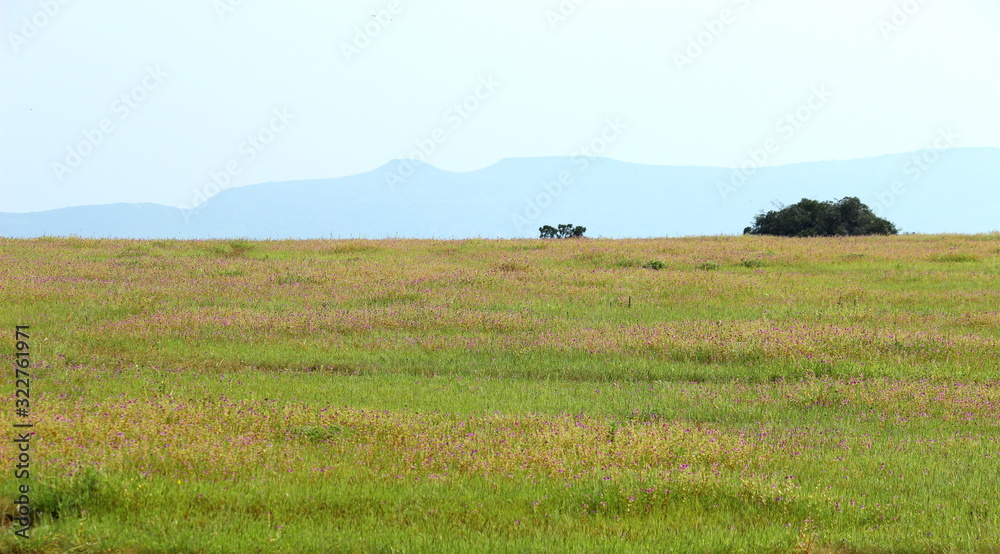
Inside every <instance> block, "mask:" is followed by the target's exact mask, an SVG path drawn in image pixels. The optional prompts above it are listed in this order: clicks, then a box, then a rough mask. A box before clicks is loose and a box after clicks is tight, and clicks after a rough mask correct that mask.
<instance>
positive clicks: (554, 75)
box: [0, 0, 1000, 212]
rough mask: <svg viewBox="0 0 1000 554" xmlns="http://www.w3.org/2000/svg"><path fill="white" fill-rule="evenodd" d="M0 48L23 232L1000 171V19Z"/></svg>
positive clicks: (328, 10) (3, 121)
mask: <svg viewBox="0 0 1000 554" xmlns="http://www.w3.org/2000/svg"><path fill="white" fill-rule="evenodd" d="M0 31H2V32H3V33H4V35H5V36H4V38H5V40H4V44H3V45H2V46H0V211H3V212H30V211H39V210H48V209H55V208H61V207H67V206H77V205H91V204H108V203H117V202H153V203H158V204H164V205H168V206H176V207H193V206H194V205H195V204H196V203H198V202H201V201H203V200H202V199H203V198H204V197H205V196H206V195H205V192H206V191H209V192H208V197H210V196H211V194H213V193H215V191H216V190H221V189H225V188H229V187H239V186H244V185H251V184H256V183H263V182H274V181H287V180H297V179H318V178H329V177H339V176H345V175H353V174H358V173H363V172H367V171H371V170H373V169H376V168H380V167H382V166H384V165H385V164H387V163H388V162H390V161H391V160H395V159H404V158H414V159H420V160H422V161H426V162H427V163H430V164H432V165H435V166H437V167H439V168H442V169H445V170H449V171H471V170H476V169H480V168H483V167H487V166H489V165H491V164H494V163H496V162H498V161H499V160H501V159H504V158H511V157H534V156H572V155H578V154H580V153H586V154H588V155H600V156H604V157H609V158H613V159H616V160H621V161H626V162H633V163H642V164H652V165H680V166H722V167H738V166H739V165H740V164H741V163H743V162H744V161H745V160H747V159H748V157H750V156H752V155H753V153H754V152H757V153H758V154H759V152H760V149H761V147H762V145H764V144H766V143H767V141H773V144H776V145H777V148H775V149H772V150H775V151H773V152H768V154H767V156H766V159H762V160H761V162H762V165H784V164H791V163H799V162H807V161H823V160H832V159H853V158H862V157H872V156H878V155H883V154H889V153H900V152H910V151H915V150H920V149H924V148H933V147H935V139H936V137H937V136H939V134H940V132H941V130H942V129H950V130H951V132H952V133H953V134H954V135H955V136H958V137H960V138H959V140H958V141H957V142H956V144H954V145H953V146H954V147H994V148H996V147H1000V125H998V123H1000V106H998V99H1000V0H947V1H945V0H923V1H920V0H895V1H892V0H839V1H838V2H808V1H802V0H712V1H700V0H698V1H692V0H686V1H684V2H680V1H669V0H618V1H610V0H605V1H599V0H504V1H503V2H498V1H496V0H491V1H485V0H464V1H461V2H458V1H453V0H433V1H426V2H417V1H413V0H378V1H367V0H363V1H360V0H359V1H345V2H330V3H324V2H315V1H309V2H307V1H302V0H283V1H281V2H277V1H265V0H169V1H167V0H143V1H142V2H125V1H121V0H119V1H111V0H94V1H90V2H76V1H73V0H31V1H28V0H24V1H21V0H18V1H13V0H11V1H8V2H5V3H4V10H3V13H2V19H0ZM212 183H215V184H216V185H218V186H216V187H212V186H211V184H212Z"/></svg>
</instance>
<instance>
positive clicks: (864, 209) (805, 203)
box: [743, 196, 899, 237]
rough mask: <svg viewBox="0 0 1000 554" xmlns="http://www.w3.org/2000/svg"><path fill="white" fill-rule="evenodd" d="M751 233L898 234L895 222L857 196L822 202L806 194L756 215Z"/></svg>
mask: <svg viewBox="0 0 1000 554" xmlns="http://www.w3.org/2000/svg"><path fill="white" fill-rule="evenodd" d="M743 233H744V234H748V235H777V236H782V237H833V236H845V235H846V236H859V235H895V234H898V233H899V230H898V229H897V228H896V226H895V225H893V224H892V223H890V222H888V221H886V220H885V219H882V218H880V217H878V216H876V215H875V213H874V212H872V210H871V208H869V207H868V206H866V205H864V204H862V203H861V200H859V199H858V198H856V197H852V196H851V197H846V198H842V199H840V200H838V201H837V202H818V201H816V200H809V199H808V198H803V199H802V200H801V201H800V202H799V203H798V204H793V205H791V206H784V207H782V208H781V209H780V210H777V211H770V212H767V213H761V214H759V215H757V216H756V217H754V223H753V226H752V227H747V228H745V229H743Z"/></svg>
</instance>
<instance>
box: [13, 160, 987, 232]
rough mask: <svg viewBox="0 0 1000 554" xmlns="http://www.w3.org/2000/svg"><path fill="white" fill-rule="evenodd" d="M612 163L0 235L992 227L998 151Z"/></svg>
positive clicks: (501, 168) (311, 190) (351, 189)
mask: <svg viewBox="0 0 1000 554" xmlns="http://www.w3.org/2000/svg"><path fill="white" fill-rule="evenodd" d="M739 172H740V170H739V169H732V168H713V167H677V166H650V165H640V164H633V163H627V162H620V161H616V160H611V159H607V158H584V157H575V158H570V157H547V158H511V159H505V160H502V161H500V162H498V163H496V164H494V165H492V166H490V167H487V168H484V169H480V170H477V171H470V172H465V173H455V172H450V171H443V170H441V169H438V168H436V167H434V166H432V165H429V164H426V163H420V162H415V161H409V160H395V161H392V162H389V163H388V164H386V165H384V166H382V167H380V168H378V169H375V170H373V171H370V172H367V173H362V174H359V175H352V176H347V177H339V178H332V179H318V180H309V181H288V182H278V183H262V184H257V185H250V186H245V187H239V188H231V189H226V190H223V191H222V192H220V193H218V194H216V195H215V196H213V197H211V198H210V199H209V200H208V201H207V202H205V203H204V204H202V205H200V206H198V207H197V208H196V209H193V210H182V209H179V208H173V207H169V206H162V205H158V204H108V205H100V206H78V207H71V208H62V209H58V210H49V211H44V212H32V213H0V236H6V237H37V236H44V235H52V236H66V235H79V236H84V237H121V238H177V239H202V238H235V237H244V238H250V239H284V238H297V239H308V238H331V237H332V238H362V237H364V238H382V237H412V238H446V239H447V238H469V237H484V238H515V237H537V235H538V227H540V226H542V225H557V224H559V223H573V224H576V225H584V226H586V227H587V228H588V232H587V235H588V236H591V237H599V236H603V237H612V238H621V237H662V236H682V235H720V234H739V233H742V230H743V228H744V227H745V226H748V225H750V224H751V221H752V219H753V216H754V215H756V214H757V213H759V212H760V211H762V210H769V209H773V207H774V206H775V204H776V203H783V204H791V203H794V202H797V201H799V200H801V199H802V198H814V199H817V200H835V199H839V198H842V197H844V196H857V197H859V198H861V201H862V202H864V203H866V204H868V205H869V206H872V207H873V208H874V209H875V210H876V212H877V213H878V214H879V215H881V216H882V217H885V218H887V219H889V220H890V221H892V222H893V223H895V224H896V225H897V226H898V227H899V228H900V229H901V230H902V231H904V232H920V233H984V232H991V231H995V230H998V229H1000V149H997V148H956V149H946V150H921V151H917V152H912V153H907V154H893V155H887V156H880V157H876V158H865V159H856V160H846V161H827V162H812V163H800V164H794V165H785V166H776V167H764V168H759V169H756V170H755V171H752V172H749V171H748V172H747V173H750V174H749V175H748V176H747V178H746V179H745V180H744V179H742V177H744V176H743V175H741V174H740V173H739Z"/></svg>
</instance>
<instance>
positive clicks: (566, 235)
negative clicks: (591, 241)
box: [538, 223, 587, 239]
mask: <svg viewBox="0 0 1000 554" xmlns="http://www.w3.org/2000/svg"><path fill="white" fill-rule="evenodd" d="M586 232H587V228H586V227H580V226H579V225H577V226H576V227H574V226H573V224H572V223H567V224H565V225H560V226H559V228H558V229H556V228H555V227H553V226H551V225H545V226H542V227H539V228H538V233H539V236H540V237H541V238H543V239H576V238H580V237H582V236H583V234H584V233H586Z"/></svg>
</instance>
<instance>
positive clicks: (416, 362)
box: [0, 234, 1000, 552]
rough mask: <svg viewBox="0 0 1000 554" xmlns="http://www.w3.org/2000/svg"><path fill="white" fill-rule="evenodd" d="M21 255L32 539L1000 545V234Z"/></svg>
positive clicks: (48, 548) (61, 548)
mask: <svg viewBox="0 0 1000 554" xmlns="http://www.w3.org/2000/svg"><path fill="white" fill-rule="evenodd" d="M0 258H2V263H0V321H2V322H3V325H5V326H6V327H7V330H5V331H3V332H4V333H5V335H4V336H6V337H8V338H7V339H5V340H4V341H3V343H2V348H0V354H2V355H3V356H4V358H5V359H7V360H11V361H13V360H14V359H15V347H14V345H15V341H14V326H15V325H30V326H31V329H30V334H31V339H30V341H29V342H30V345H31V349H32V356H33V358H32V359H33V362H32V363H33V365H32V368H31V370H30V371H31V378H32V381H31V385H32V388H31V393H32V394H31V420H32V421H33V422H34V424H35V427H34V431H35V434H34V435H33V438H32V441H33V442H32V448H33V450H32V452H31V464H32V467H31V471H32V481H31V486H32V491H31V501H32V504H33V506H34V508H35V510H36V511H37V514H38V521H37V522H36V523H37V524H36V526H35V527H34V528H32V529H31V532H30V534H31V538H30V539H27V540H25V539H21V538H18V537H16V536H15V535H14V533H13V527H14V525H13V524H12V522H11V521H9V520H10V517H9V516H10V515H11V514H13V513H14V511H15V509H16V506H15V504H14V501H15V500H16V499H17V487H18V485H19V484H20V483H22V481H19V480H15V478H14V471H13V470H14V467H15V465H16V463H17V452H16V451H15V450H14V449H12V448H10V446H8V447H6V448H5V449H4V450H3V456H2V457H3V463H4V464H6V466H5V469H4V471H3V474H2V475H3V476H2V477H0V502H2V506H0V508H2V509H3V511H4V513H5V514H7V515H8V517H7V518H5V519H6V520H7V521H5V522H4V525H5V526H6V527H5V529H4V532H3V534H2V536H0V551H3V552H65V551H68V550H72V551H73V552H328V551H358V552H372V551H376V552H379V551H380V552H394V551H395V552H421V551H435V552H436V551H534V550H539V551H553V550H554V551H574V552H575V551H579V552H595V551H622V552H630V551H635V552H648V551H678V552H695V551H733V552H738V551H746V552H755V551H779V552H788V551H807V552H869V551H884V552H912V551H938V552H950V551H955V552H959V551H961V552H966V551H981V552H991V551H997V550H1000V480H998V479H997V476H998V474H1000V473H998V472H1000V469H998V468H1000V433H998V431H1000V363H998V362H997V359H998V358H1000V356H998V352H1000V349H998V346H1000V235H997V234H994V235H981V236H921V235H908V236H896V237H879V238H871V237H866V238H841V239H779V238H763V237H747V236H744V237H725V238H721V237H720V238H692V239H657V240H615V241H610V240H607V241H606V240H585V239H584V240H550V241H532V240H519V241H488V240H467V241H412V240H384V241H287V242H282V241H274V242H245V241H205V242H191V241H121V240H90V239H79V238H73V239H51V238H50V239H36V240H11V239H0ZM9 381H13V379H10V380H9ZM8 387H9V388H8V392H7V397H8V398H9V399H10V401H9V405H8V406H9V407H8V408H5V409H4V411H3V414H4V419H3V422H4V425H5V428H6V429H8V430H9V431H8V434H13V432H12V431H10V430H11V429H12V424H14V423H17V422H18V418H17V417H16V416H15V415H14V410H13V406H14V387H13V384H12V383H11V384H9V385H8ZM5 443H6V444H8V445H10V444H11V442H10V441H9V440H7V441H5Z"/></svg>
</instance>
